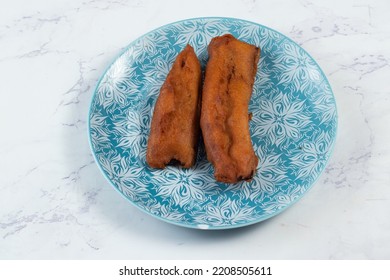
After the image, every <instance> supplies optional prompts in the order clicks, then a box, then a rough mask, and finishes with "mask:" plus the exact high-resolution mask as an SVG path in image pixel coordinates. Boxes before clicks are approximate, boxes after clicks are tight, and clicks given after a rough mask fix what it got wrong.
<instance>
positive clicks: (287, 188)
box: [89, 18, 337, 229]
mask: <svg viewBox="0 0 390 280" xmlns="http://www.w3.org/2000/svg"><path fill="white" fill-rule="evenodd" d="M225 33H231V34H232V35H233V36H235V37H236V38H238V39H240V40H243V41H245V42H248V43H250V44H254V45H256V46H260V48H261V58H260V61H259V68H258V69H259V70H258V72H257V76H256V81H255V85H254V89H253V93H252V98H251V102H250V105H249V111H250V112H252V114H253V117H252V121H251V122H250V132H251V137H252V142H253V146H254V150H255V152H256V154H257V156H258V157H259V159H260V162H259V166H258V169H257V173H256V175H255V177H254V178H253V180H252V181H251V182H241V183H237V184H225V183H218V182H216V181H215V179H214V176H213V167H212V165H211V164H210V163H209V162H208V161H207V159H206V156H205V152H204V147H202V146H200V147H199V152H198V157H197V163H196V165H195V166H194V167H193V168H190V169H183V168H180V167H168V168H166V169H164V170H157V169H152V168H150V167H149V166H148V165H147V164H146V162H145V155H146V146H147V139H148V135H149V126H150V121H151V117H152V113H153V108H154V104H155V101H156V98H157V96H158V93H159V90H160V87H161V85H162V83H163V82H164V80H165V78H166V76H167V74H168V72H169V70H170V67H171V65H172V63H173V61H174V60H175V58H176V56H177V54H178V53H179V52H180V51H181V50H182V49H183V48H184V47H185V45H186V44H190V45H191V46H193V47H194V49H195V51H196V53H197V55H198V57H199V59H200V61H201V64H202V66H203V67H204V66H205V64H206V62H207V45H208V43H209V42H210V40H211V39H212V38H213V37H215V36H219V35H222V34H225ZM336 130H337V112H336V104H335V99H334V96H333V93H332V90H331V87H330V85H329V83H328V81H327V79H326V77H325V75H324V73H323V72H322V71H321V69H320V67H319V66H318V65H317V63H316V62H315V61H314V60H313V58H312V57H311V56H310V55H309V54H308V53H307V52H306V51H304V50H303V49H302V48H301V47H300V46H299V45H297V44H296V43H294V42H293V41H292V40H290V39H289V38H287V37H286V36H284V35H282V34H281V33H279V32H277V31H274V30H273V29H270V28H268V27H265V26H263V25H260V24H257V23H253V22H248V21H245V20H240V19H233V18H194V19H187V20H183V21H180V22H175V23H171V24H168V25H165V26H162V27H160V28H158V29H156V30H153V31H151V32H149V33H147V34H145V35H144V36H142V37H140V38H139V39H137V40H135V41H134V42H132V43H131V44H130V45H129V46H127V48H126V49H125V51H124V52H123V53H122V54H121V55H119V57H118V58H117V59H116V60H115V61H114V62H113V63H112V64H111V65H110V66H109V68H108V69H107V70H106V72H105V73H104V74H103V76H102V77H101V79H100V80H99V82H98V84H97V87H96V89H95V92H94V95H93V98H92V102H91V107H90V113H89V140H90V144H91V149H92V152H93V155H94V158H95V161H96V162H97V164H98V166H99V167H100V169H101V171H102V173H103V174H104V176H105V177H106V178H107V180H108V181H109V182H110V183H111V184H112V186H113V187H114V188H115V189H116V190H117V191H119V192H120V193H121V194H122V195H123V196H124V197H125V198H126V199H128V200H129V201H130V202H131V203H132V204H134V205H135V206H137V207H138V208H140V209H142V210H143V211H145V212H146V213H148V214H150V215H152V216H154V217H157V218H159V219H161V220H164V221H167V222H170V223H173V224H176V225H180V226H185V227H191V228H200V229H227V228H235V227H242V226H247V225H250V224H253V223H257V222H260V221H263V220H265V219H268V218H270V217H272V216H275V215H276V214H278V213H281V212H282V211H283V210H285V209H286V208H287V207H289V206H291V205H292V204H294V202H296V201H297V200H299V199H300V198H301V197H302V196H303V195H304V194H305V193H306V192H307V191H308V190H309V188H310V187H311V186H312V185H313V183H314V182H315V181H316V180H317V178H318V177H319V176H320V174H321V172H322V171H323V170H324V168H325V166H326V164H327V161H328V159H329V157H330V155H331V151H332V147H333V145H334V142H335V136H336Z"/></svg>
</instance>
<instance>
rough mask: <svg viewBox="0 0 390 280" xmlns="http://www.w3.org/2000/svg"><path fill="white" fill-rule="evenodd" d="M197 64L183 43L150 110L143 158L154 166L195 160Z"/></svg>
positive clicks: (198, 94)
mask: <svg viewBox="0 0 390 280" xmlns="http://www.w3.org/2000/svg"><path fill="white" fill-rule="evenodd" d="M200 86H201V66H200V63H199V60H198V58H197V56H196V54H195V52H194V49H193V48H192V47H191V46H190V45H187V46H186V48H185V49H184V50H183V51H182V52H181V53H180V54H179V55H178V56H177V58H176V60H175V62H174V63H173V66H172V69H171V70H170V72H169V74H168V76H167V78H166V80H165V82H164V84H163V85H162V87H161V90H160V94H159V96H158V99H157V102H156V106H155V109H154V113H153V118H152V123H151V130H150V135H149V139H148V146H147V152H146V161H147V163H148V164H149V166H151V167H154V168H164V167H166V166H167V165H168V164H175V165H176V164H179V165H181V166H183V167H186V168H189V167H191V166H192V165H194V163H195V158H196V153H197V145H198V138H199V117H200V99H201V98H200Z"/></svg>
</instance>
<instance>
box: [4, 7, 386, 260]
mask: <svg viewBox="0 0 390 280" xmlns="http://www.w3.org/2000/svg"><path fill="white" fill-rule="evenodd" d="M184 2H185V1H179V0H176V1H152V0H127V1H126V0H92V1H88V0H85V1H68V0H61V1H48V0H39V1H27V0H15V1H7V3H6V4H4V3H3V5H2V7H1V9H0V81H1V82H0V94H1V102H0V131H1V137H0V170H1V171H0V172H1V176H0V258H1V259H42V258H44V259H47V258H49V259H51V258H53V259H112V258H115V259H122V258H126V259H165V258H183V259H187V258H191V259H192V258H199V259H203V258H212V259H214V258H219V259H225V258H237V259H246V258H252V259H257V258H258V259H390V154H389V152H390V148H389V143H390V132H389V129H388V126H389V123H390V98H389V97H390V86H389V82H390V64H389V61H390V21H389V20H388V17H389V12H390V2H389V1H387V0H383V1H368V0H356V1H339V0H329V1H305V0H301V1H298V0H294V1H285V2H281V1H259V0H258V1H256V0H242V1H204V0H197V1H187V2H186V3H184ZM200 16H227V17H237V18H243V19H247V20H251V21H255V22H258V23H261V24H264V25H266V26H269V27H272V28H274V29H276V30H278V31H280V32H282V33H284V34H285V35H287V36H289V37H291V38H292V39H294V40H295V41H296V42H298V43H299V44H300V45H302V46H303V47H304V48H305V49H306V50H307V51H308V52H309V53H310V54H311V55H312V56H313V57H314V58H315V59H316V60H317V62H318V63H319V65H320V66H321V67H322V69H323V70H324V72H325V74H326V75H327V76H328V78H329V81H330V84H331V85H332V88H333V90H334V94H335V97H336V100H337V104H338V111H339V132H338V139H337V142H336V147H335V150H334V154H333V156H332V158H331V160H330V163H329V165H328V167H327V168H326V171H325V172H324V173H323V174H322V176H321V177H320V179H319V180H318V182H317V183H316V185H315V186H314V187H313V188H312V189H311V190H310V191H309V192H308V193H307V194H306V195H305V197H304V198H303V199H302V200H300V201H299V203H297V204H296V205H294V206H293V207H291V208H290V209H288V210H287V211H285V212H283V213H282V214H280V215H278V216H277V217H275V218H273V219H270V220H268V221H266V222H263V223H260V224H257V225H254V226H251V227H246V228H242V229H235V230H229V231H199V230H191V229H185V228H180V227H177V226H173V225H170V224H166V223H164V222H161V221H159V220H157V219H154V218H152V217H150V216H148V215H146V214H144V213H142V212H141V211H139V210H138V209H136V208H135V207H133V206H131V205H130V204H129V203H128V202H127V201H126V200H125V199H123V198H122V197H121V196H120V195H118V193H117V192H116V191H114V190H113V189H112V187H111V186H110V185H109V183H107V182H106V181H105V179H104V178H103V176H102V175H101V173H100V172H99V170H98V168H97V166H96V164H95V163H94V161H93V157H92V155H91V151H90V149H89V145H88V139H87V124H86V121H87V116H88V107H89V102H90V100H91V96H92V93H93V89H94V87H95V85H96V82H97V79H98V78H99V76H100V75H101V74H102V73H103V71H104V69H105V68H106V67H107V66H108V64H109V63H110V62H111V61H112V60H113V59H114V58H115V57H116V55H118V54H119V53H120V52H121V50H122V48H123V47H125V46H126V45H127V44H128V43H130V42H131V41H132V40H134V39H136V38H137V37H138V36H140V35H142V34H143V33H145V32H147V31H149V30H151V29H154V28H156V27H158V26H160V25H163V24H167V23H170V22H173V21H176V20H180V19H184V18H190V17H200Z"/></svg>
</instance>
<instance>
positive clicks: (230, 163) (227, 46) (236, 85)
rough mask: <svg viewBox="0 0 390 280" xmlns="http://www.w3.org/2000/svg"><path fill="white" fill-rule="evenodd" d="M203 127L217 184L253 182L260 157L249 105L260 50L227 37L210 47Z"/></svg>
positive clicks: (201, 123) (203, 105)
mask: <svg viewBox="0 0 390 280" xmlns="http://www.w3.org/2000/svg"><path fill="white" fill-rule="evenodd" d="M208 53H209V61H208V63H207V66H206V76H205V81H204V85H203V92H202V111H201V118H200V126H201V130H202V134H203V140H204V144H205V148H206V153H207V159H208V160H209V161H210V162H211V163H212V164H213V166H214V172H215V173H214V176H215V178H216V180H217V181H220V182H226V183H236V182H238V181H240V180H250V179H252V177H253V175H254V173H255V171H256V167H257V164H258V158H257V156H256V155H255V152H254V150H253V147H252V142H251V137H250V133H249V120H250V114H249V112H248V105H249V101H250V98H251V95H252V88H253V84H254V80H255V76H256V71H257V63H258V61H259V58H260V49H259V48H258V47H256V46H254V45H250V44H248V43H245V42H242V41H239V40H237V39H236V38H234V37H233V36H232V35H230V34H227V35H223V36H220V37H215V38H213V39H212V40H211V42H210V44H209V46H208Z"/></svg>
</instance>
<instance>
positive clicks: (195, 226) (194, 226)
mask: <svg viewBox="0 0 390 280" xmlns="http://www.w3.org/2000/svg"><path fill="white" fill-rule="evenodd" d="M213 19H215V20H228V21H241V22H246V23H249V24H253V25H256V26H260V27H262V28H265V29H268V30H271V31H273V32H275V33H277V34H279V35H281V36H282V37H283V38H284V39H287V40H288V41H289V42H291V43H293V44H294V45H296V46H298V47H299V48H300V49H301V50H302V51H303V52H304V54H305V55H307V56H308V57H309V58H310V59H311V60H312V61H313V62H314V64H315V66H316V67H317V68H318V70H319V72H320V74H321V76H322V77H323V78H324V80H325V83H326V84H327V85H328V86H329V91H330V93H331V94H332V97H333V100H334V102H333V103H334V107H335V116H334V120H335V124H334V130H335V134H334V137H333V139H332V140H333V141H332V143H331V146H330V147H329V156H328V158H327V159H326V161H325V164H324V167H323V169H322V170H321V171H320V172H319V173H318V175H317V178H315V179H314V180H313V182H311V183H310V184H309V185H308V186H307V189H306V190H305V192H304V193H303V194H302V195H300V196H299V197H298V198H297V199H295V200H294V201H292V202H290V203H289V204H288V205H287V206H285V207H284V208H281V209H278V210H276V211H275V212H273V213H272V214H267V215H264V216H262V217H261V218H260V219H256V220H253V221H249V222H246V223H240V224H234V225H223V226H215V225H203V226H202V224H194V223H190V224H186V223H180V222H177V221H174V220H169V219H166V218H164V217H161V216H159V215H156V214H154V213H151V212H149V211H147V210H146V209H144V208H142V207H141V206H139V205H138V204H137V203H136V202H134V201H132V200H131V199H130V198H129V197H127V196H126V195H124V193H123V192H121V191H120V190H119V189H118V188H117V187H116V186H115V185H114V183H113V182H112V181H111V180H110V178H109V177H108V174H106V172H105V170H104V169H103V167H102V166H101V164H100V162H99V160H98V159H97V155H96V153H95V151H94V148H93V145H92V135H91V114H92V107H93V106H92V104H93V101H94V100H95V98H96V94H97V90H98V88H99V86H100V84H101V82H102V79H103V78H104V77H105V76H106V74H107V72H108V71H109V70H110V68H111V67H112V65H113V64H114V63H115V62H116V61H117V60H118V59H119V58H120V57H121V56H122V55H124V54H125V53H126V52H127V51H128V50H129V48H130V47H132V46H133V45H134V44H135V43H136V42H137V41H139V40H141V39H143V38H144V37H146V36H148V35H149V34H151V33H153V32H155V31H157V30H159V29H162V28H164V27H168V26H170V25H173V24H178V23H181V22H185V21H196V20H213ZM87 134H88V143H89V147H90V150H91V152H92V156H93V159H94V161H95V163H96V165H97V166H98V168H99V170H100V172H101V173H102V174H103V177H104V178H105V179H106V181H108V183H109V184H110V185H111V186H112V187H113V188H114V189H115V191H116V192H118V193H119V194H120V195H121V196H122V197H123V198H125V199H126V200H127V201H128V202H130V203H131V204H132V205H133V206H135V207H136V208H137V209H139V210H141V211H142V212H144V213H146V214H147V215H149V216H151V217H153V218H157V219H158V220H160V221H163V222H166V223H168V224H173V225H176V226H180V227H184V228H191V229H200V230H226V229H234V228H241V227H246V226H251V225H254V224H257V223H261V222H263V221H265V220H268V219H270V218H272V217H274V216H277V215H279V214H280V213H282V212H284V211H285V210H287V209H288V208H290V207H292V206H293V205H295V204H296V203H297V202H298V201H300V200H301V199H302V198H303V197H304V196H305V195H306V194H307V193H308V192H309V191H310V190H311V188H312V187H313V186H314V185H315V184H316V183H317V181H318V180H319V178H320V177H321V176H322V174H323V173H324V171H325V169H326V167H327V166H328V164H329V161H330V159H331V157H332V155H333V152H334V148H335V144H336V140H337V136H338V110H337V102H336V98H335V95H334V92H333V89H332V87H331V85H330V83H329V80H328V78H327V76H326V75H325V73H324V71H323V70H322V68H321V67H320V65H319V64H318V62H317V61H316V60H315V59H314V58H313V57H312V56H311V55H310V54H309V53H308V52H307V51H306V50H305V49H304V48H303V47H301V46H300V45H299V44H298V43H297V42H295V41H294V40H292V39H291V38H290V37H288V36H286V35H284V34H283V33H281V32H279V31H277V30H275V29H273V28H270V27H268V26H266V25H263V24H260V23H257V22H253V21H250V20H246V19H240V18H234V17H220V16H208V17H194V18H186V19H181V20H177V21H173V22H170V23H167V24H163V25H161V26H159V27H156V28H154V29H152V30H150V31H148V32H146V33H144V34H142V35H141V36H139V37H137V38H135V39H134V40H132V41H131V42H130V43H129V44H127V45H126V46H125V47H124V48H123V49H122V50H121V51H120V52H119V54H118V55H116V56H115V57H114V59H113V60H111V62H110V63H109V64H108V66H107V67H106V68H105V70H104V71H103V72H102V74H100V76H99V79H98V80H97V82H96V86H95V87H94V88H93V93H92V96H91V100H90V103H89V109H88V119H87Z"/></svg>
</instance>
